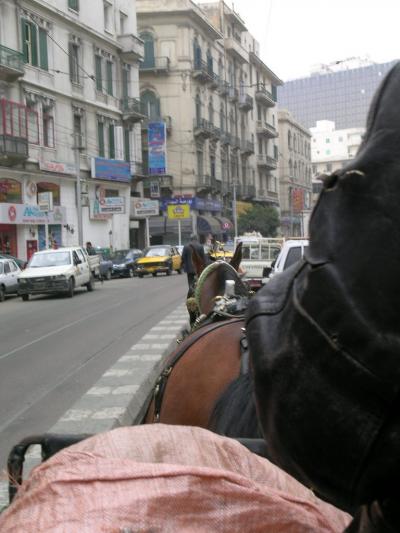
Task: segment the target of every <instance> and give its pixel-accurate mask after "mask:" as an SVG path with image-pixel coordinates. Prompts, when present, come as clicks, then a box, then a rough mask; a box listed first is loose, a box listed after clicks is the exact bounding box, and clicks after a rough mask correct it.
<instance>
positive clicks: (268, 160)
mask: <svg viewBox="0 0 400 533" xmlns="http://www.w3.org/2000/svg"><path fill="white" fill-rule="evenodd" d="M257 165H258V166H259V167H261V168H265V169H268V170H275V169H276V168H277V167H278V162H277V160H276V159H274V158H273V157H270V156H269V155H265V154H258V155H257Z"/></svg>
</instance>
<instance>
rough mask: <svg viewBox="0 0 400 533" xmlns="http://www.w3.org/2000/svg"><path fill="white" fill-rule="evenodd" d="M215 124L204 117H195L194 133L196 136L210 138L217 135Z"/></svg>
mask: <svg viewBox="0 0 400 533" xmlns="http://www.w3.org/2000/svg"><path fill="white" fill-rule="evenodd" d="M215 130H216V128H215V126H214V124H212V123H211V122H209V121H208V120H206V119H204V118H200V119H194V124H193V134H194V136H195V137H202V138H204V139H210V138H211V137H215Z"/></svg>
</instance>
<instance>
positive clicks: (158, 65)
mask: <svg viewBox="0 0 400 533" xmlns="http://www.w3.org/2000/svg"><path fill="white" fill-rule="evenodd" d="M139 70H141V71H146V70H164V71H167V70H169V57H164V56H160V57H153V58H148V59H147V60H145V61H143V63H140V66H139Z"/></svg>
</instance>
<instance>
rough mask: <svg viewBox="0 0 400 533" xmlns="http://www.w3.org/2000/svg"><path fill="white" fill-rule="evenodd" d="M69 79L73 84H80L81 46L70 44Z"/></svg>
mask: <svg viewBox="0 0 400 533" xmlns="http://www.w3.org/2000/svg"><path fill="white" fill-rule="evenodd" d="M69 78H70V80H71V81H72V83H76V84H79V82H80V79H79V45H78V44H76V43H69Z"/></svg>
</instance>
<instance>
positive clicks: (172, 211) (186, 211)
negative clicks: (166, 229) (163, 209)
mask: <svg viewBox="0 0 400 533" xmlns="http://www.w3.org/2000/svg"><path fill="white" fill-rule="evenodd" d="M167 212H168V218H171V219H181V218H190V205H188V204H182V205H169V206H168V211H167Z"/></svg>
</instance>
